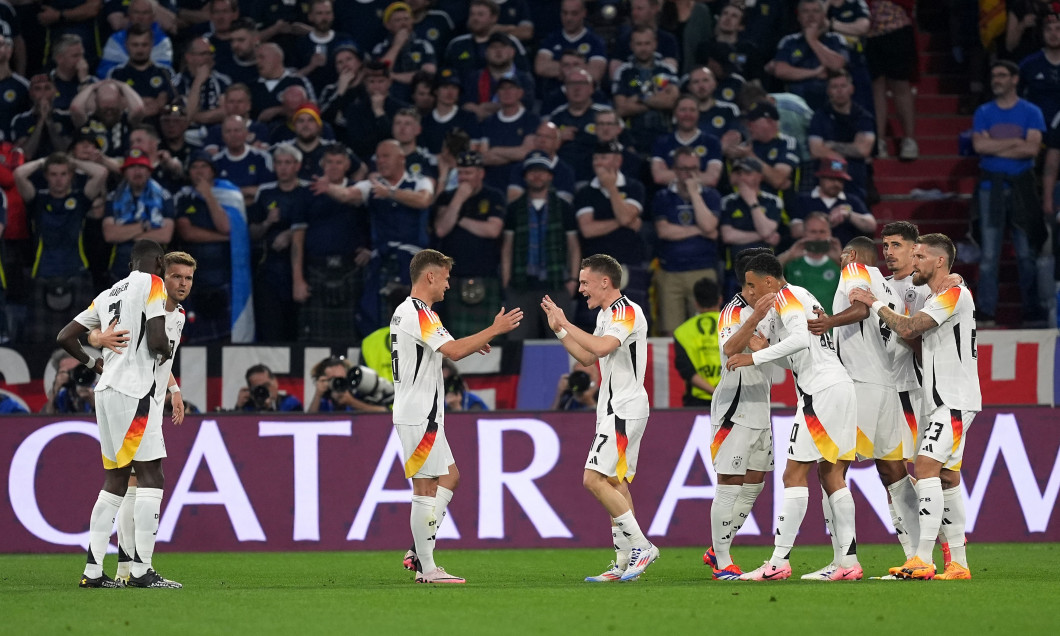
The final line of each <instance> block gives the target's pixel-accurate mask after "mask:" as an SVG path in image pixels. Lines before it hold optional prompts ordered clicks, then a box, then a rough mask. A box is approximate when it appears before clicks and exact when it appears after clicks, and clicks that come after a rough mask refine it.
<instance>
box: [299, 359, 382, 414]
mask: <svg viewBox="0 0 1060 636" xmlns="http://www.w3.org/2000/svg"><path fill="white" fill-rule="evenodd" d="M312 375H313V379H314V381H315V382H316V392H315V393H314V394H313V400H312V401H311V402H310V403H309V408H307V409H306V413H331V412H335V411H350V412H354V413H388V412H389V411H390V408H389V406H388V405H389V404H392V403H393V401H394V385H393V384H391V383H390V382H388V381H387V380H386V379H385V378H380V377H379V375H378V374H376V373H375V371H372V370H371V369H369V368H368V367H363V366H357V367H354V366H353V365H351V364H350V363H349V361H348V360H346V358H344V357H342V356H332V357H330V358H325V359H324V360H321V361H320V362H318V363H317V364H316V366H314V367H313V371H312Z"/></svg>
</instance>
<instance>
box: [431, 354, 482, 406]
mask: <svg viewBox="0 0 1060 636" xmlns="http://www.w3.org/2000/svg"><path fill="white" fill-rule="evenodd" d="M442 381H443V382H444V383H445V410H447V411H488V410H490V407H489V406H487V405H486V403H485V402H484V401H483V400H482V398H480V397H479V396H477V395H475V394H474V393H472V392H471V391H468V390H467V383H466V382H464V378H462V377H460V372H459V371H457V369H456V365H455V364H453V361H452V360H449V359H445V360H442Z"/></svg>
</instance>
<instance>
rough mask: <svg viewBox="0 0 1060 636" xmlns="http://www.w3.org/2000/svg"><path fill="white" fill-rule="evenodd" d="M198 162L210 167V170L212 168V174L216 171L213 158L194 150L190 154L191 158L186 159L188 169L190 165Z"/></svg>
mask: <svg viewBox="0 0 1060 636" xmlns="http://www.w3.org/2000/svg"><path fill="white" fill-rule="evenodd" d="M200 161H201V162H203V163H205V164H206V165H208V166H210V168H212V169H213V171H214V172H216V171H217V168H215V167H214V165H213V157H212V156H211V155H210V153H208V152H206V151H205V150H196V151H195V152H193V153H191V156H190V157H188V167H189V168H190V167H191V166H192V165H194V164H196V163H198V162H200Z"/></svg>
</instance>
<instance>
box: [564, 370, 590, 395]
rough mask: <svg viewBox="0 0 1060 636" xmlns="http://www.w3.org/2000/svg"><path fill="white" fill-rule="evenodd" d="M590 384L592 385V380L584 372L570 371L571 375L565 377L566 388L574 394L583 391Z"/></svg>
mask: <svg viewBox="0 0 1060 636" xmlns="http://www.w3.org/2000/svg"><path fill="white" fill-rule="evenodd" d="M590 384H592V378H590V377H589V374H588V373H586V372H585V371H571V374H570V375H569V376H567V386H568V387H570V390H571V391H572V392H574V393H581V392H582V391H585V390H586V389H588V388H589V385H590Z"/></svg>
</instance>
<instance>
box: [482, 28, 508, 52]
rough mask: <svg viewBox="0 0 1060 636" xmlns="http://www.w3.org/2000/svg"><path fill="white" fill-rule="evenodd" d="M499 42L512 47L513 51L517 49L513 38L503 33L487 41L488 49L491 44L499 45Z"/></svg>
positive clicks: (494, 35)
mask: <svg viewBox="0 0 1060 636" xmlns="http://www.w3.org/2000/svg"><path fill="white" fill-rule="evenodd" d="M498 42H499V43H500V44H504V45H507V46H510V47H512V48H513V49H514V48H515V43H514V42H512V37H511V36H510V35H506V34H504V33H501V32H499V31H498V32H496V33H494V34H493V35H491V36H490V38H489V39H488V40H486V46H487V47H488V46H490V45H491V44H497V43H498Z"/></svg>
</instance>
